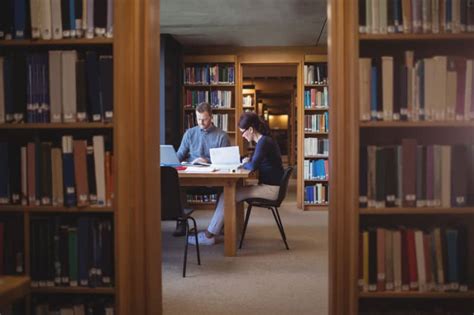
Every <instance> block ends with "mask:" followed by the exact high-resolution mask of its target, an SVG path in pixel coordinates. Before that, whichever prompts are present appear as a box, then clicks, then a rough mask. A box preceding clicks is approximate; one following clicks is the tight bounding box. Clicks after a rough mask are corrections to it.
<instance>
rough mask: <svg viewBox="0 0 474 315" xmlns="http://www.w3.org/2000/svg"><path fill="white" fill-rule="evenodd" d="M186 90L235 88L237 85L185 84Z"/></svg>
mask: <svg viewBox="0 0 474 315" xmlns="http://www.w3.org/2000/svg"><path fill="white" fill-rule="evenodd" d="M184 87H185V88H193V87H195V88H212V87H214V88H227V87H228V88H233V87H235V84H185V85H184Z"/></svg>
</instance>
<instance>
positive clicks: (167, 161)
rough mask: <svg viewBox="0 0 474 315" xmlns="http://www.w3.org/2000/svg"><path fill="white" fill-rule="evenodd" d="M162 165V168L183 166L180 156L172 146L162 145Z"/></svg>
mask: <svg viewBox="0 0 474 315" xmlns="http://www.w3.org/2000/svg"><path fill="white" fill-rule="evenodd" d="M160 165H161V166H173V167H176V166H181V163H180V162H179V159H178V155H177V154H176V151H175V149H174V147H173V146H172V145H171V144H160Z"/></svg>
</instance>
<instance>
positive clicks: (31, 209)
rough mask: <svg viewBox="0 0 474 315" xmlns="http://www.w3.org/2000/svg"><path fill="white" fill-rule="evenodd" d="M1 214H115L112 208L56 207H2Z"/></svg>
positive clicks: (0, 207)
mask: <svg viewBox="0 0 474 315" xmlns="http://www.w3.org/2000/svg"><path fill="white" fill-rule="evenodd" d="M1 212H30V213H42V212H44V213H108V212H114V209H113V208H112V207H81V208H79V207H56V206H21V205H0V213H1Z"/></svg>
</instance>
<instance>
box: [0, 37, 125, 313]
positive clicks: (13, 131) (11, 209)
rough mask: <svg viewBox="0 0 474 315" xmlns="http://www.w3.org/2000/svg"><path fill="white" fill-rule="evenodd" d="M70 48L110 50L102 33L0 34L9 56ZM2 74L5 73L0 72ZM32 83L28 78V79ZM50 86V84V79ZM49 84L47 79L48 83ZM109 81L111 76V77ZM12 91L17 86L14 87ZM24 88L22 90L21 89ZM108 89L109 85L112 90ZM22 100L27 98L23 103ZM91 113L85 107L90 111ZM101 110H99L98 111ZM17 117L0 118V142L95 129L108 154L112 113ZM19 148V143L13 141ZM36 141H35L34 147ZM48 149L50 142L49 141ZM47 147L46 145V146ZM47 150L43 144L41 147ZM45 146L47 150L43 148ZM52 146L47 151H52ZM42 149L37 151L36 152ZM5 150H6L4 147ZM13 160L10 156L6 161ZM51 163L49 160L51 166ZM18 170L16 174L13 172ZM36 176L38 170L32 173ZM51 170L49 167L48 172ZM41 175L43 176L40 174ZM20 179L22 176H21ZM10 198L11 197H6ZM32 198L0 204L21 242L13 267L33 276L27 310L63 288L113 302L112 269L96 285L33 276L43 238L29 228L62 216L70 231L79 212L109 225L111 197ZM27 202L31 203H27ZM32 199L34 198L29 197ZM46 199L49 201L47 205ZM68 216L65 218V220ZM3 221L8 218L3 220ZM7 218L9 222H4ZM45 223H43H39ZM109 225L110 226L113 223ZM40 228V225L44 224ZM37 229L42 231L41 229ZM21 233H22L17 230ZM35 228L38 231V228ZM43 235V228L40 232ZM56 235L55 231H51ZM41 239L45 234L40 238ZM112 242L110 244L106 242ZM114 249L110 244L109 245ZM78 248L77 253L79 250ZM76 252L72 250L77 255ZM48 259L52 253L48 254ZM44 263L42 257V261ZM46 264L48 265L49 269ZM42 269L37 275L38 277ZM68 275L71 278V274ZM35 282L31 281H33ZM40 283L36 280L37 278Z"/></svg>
mask: <svg viewBox="0 0 474 315" xmlns="http://www.w3.org/2000/svg"><path fill="white" fill-rule="evenodd" d="M58 50H61V51H71V50H74V51H76V52H78V54H80V55H81V58H84V54H85V52H86V51H93V52H99V53H98V54H99V55H107V56H113V39H105V38H94V39H63V40H1V41H0V55H1V56H4V57H5V56H11V55H12V54H17V53H19V54H24V55H28V54H35V53H36V54H37V53H41V54H43V55H45V56H48V52H49V51H58ZM2 75H4V74H3V73H2ZM4 79H5V80H4V82H5V81H8V80H11V81H12V82H14V78H13V77H7V76H5V77H4ZM30 83H31V82H30ZM49 84H51V85H52V88H54V86H53V84H52V83H51V82H49ZM49 84H48V85H49ZM110 84H112V82H110ZM16 92H17V93H21V90H20V92H18V90H16ZM24 93H26V91H24ZM111 93H113V90H112V91H111ZM24 105H25V106H26V104H24ZM89 114H90V113H89ZM101 114H102V115H103V114H104V113H101ZM26 118H27V117H25V121H23V122H19V123H2V124H0V138H1V139H2V142H4V143H8V146H10V145H12V144H14V145H15V146H23V145H27V144H28V143H33V142H37V143H52V144H53V146H54V147H61V139H62V137H63V136H72V137H73V139H74V140H76V139H83V140H86V141H91V139H92V137H93V136H96V135H100V136H103V137H105V138H107V139H108V140H107V141H108V142H109V144H110V149H109V153H110V154H111V156H113V155H114V154H113V147H114V144H113V141H114V140H113V139H114V137H113V132H114V124H113V122H112V119H111V120H109V121H108V122H105V120H104V119H103V118H104V117H102V118H101V119H100V120H101V121H99V122H97V121H95V122H92V118H91V122H69V123H64V122H59V123H52V122H51V123H36V122H28V121H26ZM18 148H19V147H18ZM38 148H39V147H38V146H36V150H37V149H38ZM50 149H51V147H50ZM50 149H49V150H50ZM46 150H48V149H46ZM44 152H46V151H44ZM51 152H52V151H50V153H51ZM42 153H43V151H41V154H42ZM4 154H5V152H4ZM39 154H40V152H39V151H36V152H35V155H36V156H37V157H38V155H39ZM11 162H13V161H10V162H9V163H11ZM109 166H110V170H111V171H112V166H111V165H109ZM8 167H9V168H10V172H13V169H14V168H13V167H12V166H11V165H9V166H8ZM35 167H37V168H42V166H40V165H39V164H36V166H35ZM50 167H53V168H54V166H52V165H51V166H50ZM48 169H49V172H51V170H52V168H48ZM17 175H18V176H20V174H17ZM36 176H38V173H37V175H36ZM49 176H51V173H49ZM42 178H43V179H44V177H42ZM22 180H23V179H22ZM110 180H112V177H110ZM44 186H45V182H37V183H36V188H35V189H36V190H38V191H39V190H42V189H43V187H44ZM10 202H12V200H10ZM37 202H38V205H37V204H31V202H28V201H26V202H25V203H26V204H25V203H22V204H2V205H0V216H1V217H2V219H4V220H11V219H13V220H18V221H17V222H18V224H19V225H18V230H17V231H15V232H14V234H16V236H14V238H15V239H16V238H19V239H21V240H22V244H21V247H20V249H19V251H20V252H21V253H22V254H23V257H22V261H21V262H18V261H17V262H16V265H17V270H16V271H17V272H18V273H20V274H24V275H27V276H30V277H31V278H32V288H31V296H28V297H27V299H26V310H27V312H28V313H29V312H30V310H34V309H35V305H38V304H37V303H40V302H38V301H39V300H38V299H37V298H38V297H40V296H51V295H56V294H65V295H67V296H70V297H71V296H73V295H75V296H81V295H87V296H96V295H98V296H107V299H108V301H110V303H111V304H112V305H114V304H115V302H114V299H115V298H114V295H115V283H116V276H115V274H113V273H114V271H112V274H111V275H110V276H111V281H110V283H109V284H108V285H104V286H97V287H93V288H92V287H83V286H79V285H78V286H73V285H72V283H71V284H69V283H68V284H67V285H65V284H58V283H56V284H54V283H53V282H54V281H49V280H51V279H49V278H48V284H47V285H46V282H47V281H44V282H43V281H39V279H38V278H37V277H38V275H39V274H38V266H35V263H36V262H38V261H39V260H38V258H37V256H35V255H34V252H35V251H38V248H37V246H44V245H45V244H44V242H43V243H41V244H39V243H38V242H37V241H35V240H34V237H35V236H37V235H39V234H34V229H35V228H37V229H38V231H39V224H36V223H35V222H37V221H38V220H39V221H41V220H43V221H46V222H49V223H47V224H50V223H51V222H52V220H53V219H54V220H58V221H61V224H70V225H68V226H69V228H71V231H73V230H74V229H76V228H77V225H76V224H77V220H78V218H79V217H81V216H82V217H84V216H85V217H88V218H96V217H97V216H99V217H102V218H105V220H108V221H109V222H110V224H111V226H113V225H114V223H115V221H116V218H115V211H114V209H115V207H114V206H113V201H112V199H110V200H109V204H108V205H104V206H89V205H85V206H81V207H77V206H64V205H62V203H61V204H60V205H57V206H56V205H55V206H53V205H51V204H50V201H46V204H43V202H41V204H42V205H39V203H40V202H39V201H37ZM28 203H30V205H27V204H28ZM33 203H36V202H33ZM48 204H49V205H48ZM66 221H68V222H69V223H66ZM7 222H8V221H7ZM7 224H8V223H7ZM43 227H44V226H43ZM112 229H114V228H112ZM43 232H44V230H43ZM43 232H42V233H43ZM19 233H21V234H22V235H18V234H19ZM38 233H39V232H38ZM41 235H42V236H45V235H46V234H45V233H43V234H41ZM56 236H57V235H56V234H55V237H56ZM109 236H110V237H111V238H112V240H111V242H112V244H113V243H114V242H115V241H114V240H113V239H114V236H113V233H112V232H110V234H109ZM49 237H51V235H50V234H47V238H49ZM43 241H44V239H43ZM111 246H113V245H111ZM111 250H112V251H113V248H111ZM79 251H80V250H78V252H77V253H79ZM76 257H77V256H76ZM110 259H112V260H111V263H112V264H111V265H110V266H109V267H111V268H112V270H115V268H113V265H114V263H113V262H114V260H113V256H111V257H110ZM51 262H52V259H51ZM42 263H43V262H42ZM50 267H51V266H49V265H48V266H43V267H42V268H45V269H46V268H50ZM49 270H51V269H49ZM43 276H44V274H43V275H42V276H41V277H43ZM71 281H72V278H71ZM35 282H36V284H35V285H34V286H33V283H35ZM39 283H40V284H39ZM114 308H115V307H114Z"/></svg>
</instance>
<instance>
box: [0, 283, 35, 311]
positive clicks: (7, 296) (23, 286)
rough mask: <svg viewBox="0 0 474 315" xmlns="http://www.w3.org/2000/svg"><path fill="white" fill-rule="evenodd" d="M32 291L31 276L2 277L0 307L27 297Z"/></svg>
mask: <svg viewBox="0 0 474 315" xmlns="http://www.w3.org/2000/svg"><path fill="white" fill-rule="evenodd" d="M29 292H30V278H29V277H25V276H2V277H0V307H2V306H7V305H9V304H12V303H13V302H15V301H17V300H18V299H21V298H22V297H25V296H26V295H28V294H29Z"/></svg>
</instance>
